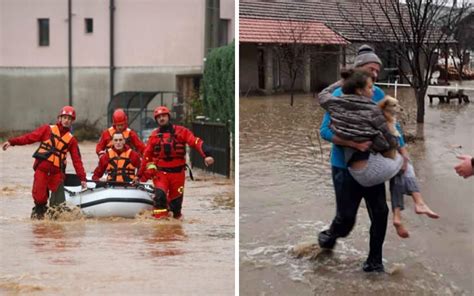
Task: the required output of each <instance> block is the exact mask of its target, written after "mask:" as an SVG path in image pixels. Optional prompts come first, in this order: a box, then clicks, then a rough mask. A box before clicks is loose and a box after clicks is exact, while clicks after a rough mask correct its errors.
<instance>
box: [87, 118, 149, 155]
mask: <svg viewBox="0 0 474 296" xmlns="http://www.w3.org/2000/svg"><path fill="white" fill-rule="evenodd" d="M116 132H119V133H122V134H123V137H124V138H125V144H127V145H128V146H131V147H132V149H134V150H135V151H137V152H138V153H140V154H141V155H143V150H145V145H144V144H143V142H142V141H140V138H139V137H138V135H137V133H136V132H135V131H134V130H132V129H130V128H129V127H128V118H127V114H125V112H124V111H123V110H122V109H117V110H115V111H114V114H112V126H111V127H109V128H108V129H106V130H104V131H103V132H102V135H101V136H100V140H99V143H98V144H97V146H96V147H95V152H96V153H97V155H98V156H99V158H100V157H101V156H102V155H103V154H104V153H105V150H106V149H107V148H111V147H112V146H113V143H112V136H113V135H114V134H115V133H116Z"/></svg>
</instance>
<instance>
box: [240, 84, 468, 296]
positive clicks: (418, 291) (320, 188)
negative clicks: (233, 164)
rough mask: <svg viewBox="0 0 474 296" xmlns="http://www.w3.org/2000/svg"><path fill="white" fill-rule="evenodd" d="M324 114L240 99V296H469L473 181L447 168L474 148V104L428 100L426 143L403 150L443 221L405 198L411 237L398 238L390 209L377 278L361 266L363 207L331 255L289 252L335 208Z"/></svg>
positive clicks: (283, 100) (285, 103) (308, 103)
mask: <svg viewBox="0 0 474 296" xmlns="http://www.w3.org/2000/svg"><path fill="white" fill-rule="evenodd" d="M468 94H469V95H470V97H471V101H473V99H474V92H473V91H471V92H468ZM322 115H323V112H322V109H321V108H319V107H318V106H317V104H316V102H315V100H314V99H313V98H311V97H309V96H307V97H306V96H299V97H297V98H296V99H295V106H294V107H293V108H291V107H290V106H289V97H288V96H273V97H250V98H241V99H240V293H241V295H383V294H385V295H472V293H474V286H473V271H474V269H473V264H474V251H473V248H472V245H473V240H474V233H473V230H472V228H473V226H474V215H473V212H472V209H473V205H474V199H473V196H474V194H473V192H474V182H473V181H474V180H473V179H468V180H464V179H462V178H460V177H458V176H457V175H456V173H455V171H454V169H453V167H454V166H455V165H456V164H457V163H458V160H457V159H456V154H458V153H466V154H471V155H472V154H474V104H473V103H471V104H461V105H458V103H457V102H451V104H449V105H447V104H446V105H439V104H438V103H437V102H435V103H433V104H432V105H430V104H429V103H428V102H427V104H426V117H425V124H424V126H423V127H422V128H418V133H419V135H422V136H424V140H418V141H416V142H415V143H409V144H408V150H409V152H410V154H411V158H412V161H413V163H414V167H415V171H416V174H417V175H418V178H419V182H420V186H421V192H422V194H423V195H424V197H425V200H426V201H427V203H428V204H429V205H430V206H431V207H432V208H433V209H434V210H436V211H437V212H438V213H439V214H440V215H441V218H440V219H438V220H432V219H429V218H426V217H424V216H419V215H416V214H415V212H414V210H413V202H412V200H411V198H410V197H405V208H406V209H405V211H404V212H403V219H404V222H405V226H406V227H407V228H408V230H409V231H410V238H408V239H401V238H400V237H398V236H397V234H396V232H395V230H394V228H393V227H392V225H391V218H392V214H391V213H390V214H389V224H388V225H389V226H388V229H387V236H386V240H385V244H384V264H385V267H386V270H387V273H385V274H380V275H376V274H365V273H364V272H362V270H361V265H362V262H363V261H364V260H365V258H366V256H367V253H368V235H369V229H368V228H369V225H370V222H369V217H368V214H367V210H366V208H365V204H364V203H361V207H360V209H359V212H358V216H357V222H356V226H355V227H354V229H353V231H352V232H351V234H350V235H349V236H348V237H347V238H344V239H340V240H338V243H337V245H336V248H335V250H334V252H333V254H332V255H329V254H324V253H323V254H321V255H320V256H317V257H316V258H308V257H303V258H296V257H295V256H294V255H292V254H291V250H292V248H293V247H294V246H300V245H302V244H305V243H315V242H316V238H317V234H318V232H319V231H321V230H323V229H325V228H326V227H328V226H329V223H330V222H331V220H332V218H333V216H334V214H335V196H334V190H333V185H332V179H331V171H330V164H329V151H330V144H329V143H328V142H325V141H323V140H321V144H322V145H321V146H320V144H319V138H318V135H317V133H318V131H319V124H320V122H321V118H322ZM407 128H409V127H407ZM410 128H412V127H410ZM387 187H388V186H387ZM387 198H389V194H388V195H387ZM387 202H388V203H389V202H390V201H389V200H387Z"/></svg>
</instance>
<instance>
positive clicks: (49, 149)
mask: <svg viewBox="0 0 474 296" xmlns="http://www.w3.org/2000/svg"><path fill="white" fill-rule="evenodd" d="M49 128H50V129H51V136H50V137H49V139H48V140H46V141H43V142H41V144H40V145H39V147H38V149H36V151H35V153H34V154H33V157H34V158H37V159H42V160H47V161H49V162H51V163H52V164H53V165H54V166H56V167H58V168H60V169H61V170H63V171H64V170H65V169H66V154H67V152H68V148H69V143H70V142H71V139H72V138H73V137H74V136H73V135H72V134H71V133H70V132H67V133H65V134H64V135H63V136H62V137H61V133H60V132H59V127H58V126H57V125H50V126H49Z"/></svg>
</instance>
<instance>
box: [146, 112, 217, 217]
mask: <svg viewBox="0 0 474 296" xmlns="http://www.w3.org/2000/svg"><path fill="white" fill-rule="evenodd" d="M154 117H155V120H156V122H157V123H158V128H157V129H155V130H154V131H153V132H152V133H151V135H150V137H149V138H148V143H147V146H146V148H145V152H144V155H143V160H142V164H141V168H140V172H139V173H138V175H139V176H140V177H141V178H140V181H146V180H148V179H152V180H153V185H154V186H155V190H156V191H155V198H154V203H155V204H154V206H155V209H154V210H153V217H155V218H157V219H161V218H167V217H168V211H171V212H172V213H173V217H174V218H176V219H179V218H180V217H181V216H182V215H181V206H182V203H183V192H184V179H185V167H186V159H185V157H186V144H187V145H189V146H190V147H192V148H194V149H196V150H197V151H198V152H199V153H200V154H201V155H202V157H203V158H204V163H205V165H206V166H209V165H212V164H213V163H214V158H212V156H211V151H210V148H209V147H208V146H206V145H205V144H204V142H203V141H202V140H201V139H200V138H198V137H195V136H194V135H193V133H192V132H191V131H190V130H188V129H187V128H185V127H183V126H179V125H174V124H171V123H170V111H169V110H168V108H166V107H164V106H161V107H158V108H156V109H155V111H154Z"/></svg>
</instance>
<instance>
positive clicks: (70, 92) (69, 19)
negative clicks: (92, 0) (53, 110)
mask: <svg viewBox="0 0 474 296" xmlns="http://www.w3.org/2000/svg"><path fill="white" fill-rule="evenodd" d="M67 17H68V36H67V37H68V40H67V41H68V79H69V106H72V0H68V1H67Z"/></svg>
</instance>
